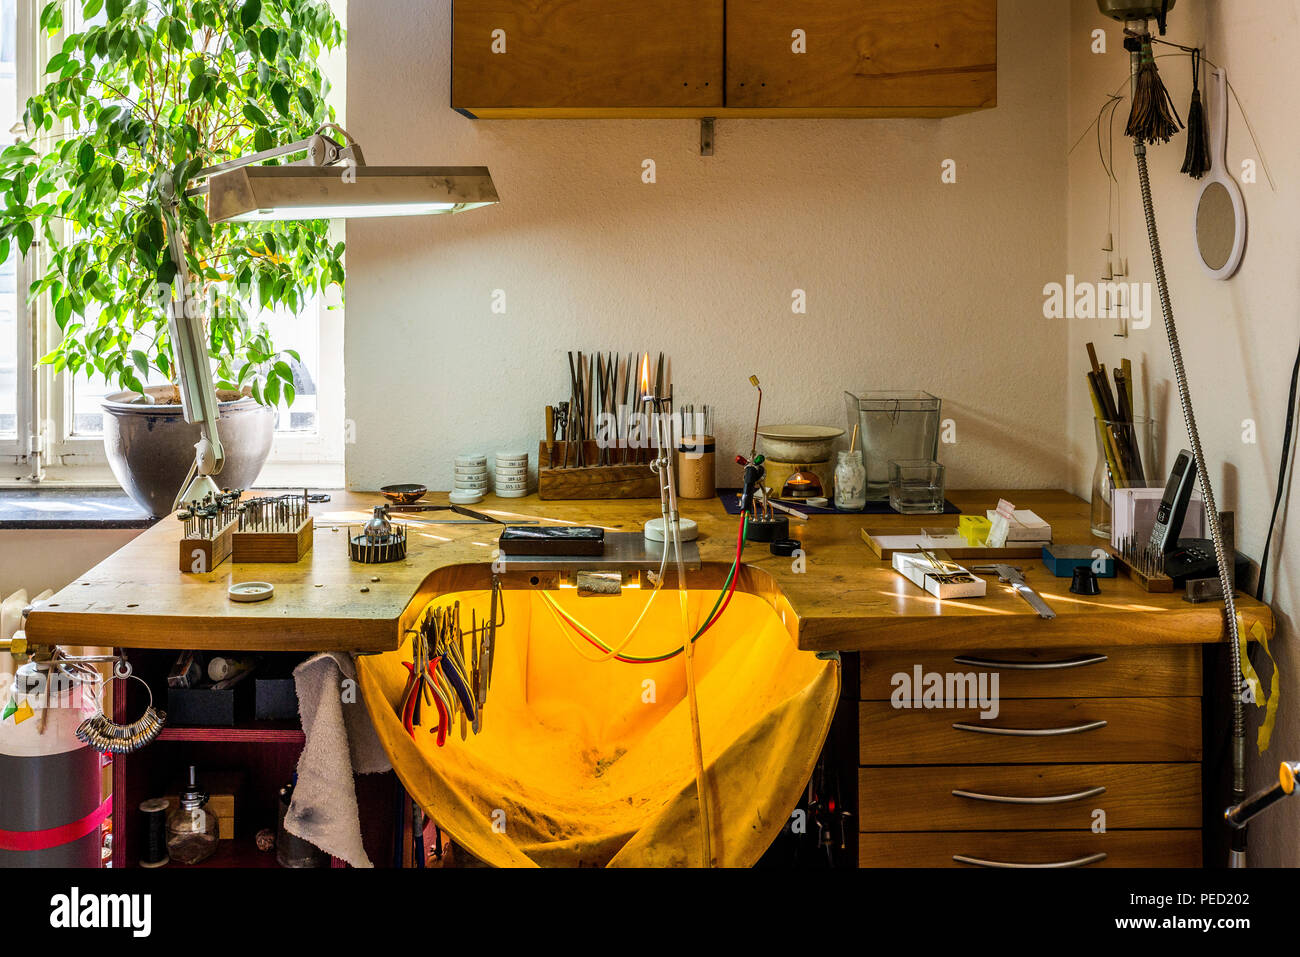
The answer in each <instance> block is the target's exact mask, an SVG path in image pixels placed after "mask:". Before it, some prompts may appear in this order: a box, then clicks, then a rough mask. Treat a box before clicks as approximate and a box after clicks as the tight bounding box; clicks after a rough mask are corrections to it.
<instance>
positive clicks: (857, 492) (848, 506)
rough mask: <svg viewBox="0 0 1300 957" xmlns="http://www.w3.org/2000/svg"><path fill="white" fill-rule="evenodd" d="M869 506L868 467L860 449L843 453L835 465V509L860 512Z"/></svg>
mask: <svg viewBox="0 0 1300 957" xmlns="http://www.w3.org/2000/svg"><path fill="white" fill-rule="evenodd" d="M866 504H867V467H866V465H864V464H863V462H862V452H861V451H860V450H858V449H855V450H853V451H852V452H850V451H843V452H841V453H840V456H839V461H838V462H837V463H836V465H835V507H836V508H837V509H839V510H840V511H841V512H860V511H862V509H863V508H865V507H866Z"/></svg>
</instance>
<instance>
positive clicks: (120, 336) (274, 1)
mask: <svg viewBox="0 0 1300 957" xmlns="http://www.w3.org/2000/svg"><path fill="white" fill-rule="evenodd" d="M71 5H72V6H75V7H76V8H79V10H80V13H81V23H82V24H84V25H83V26H81V27H80V28H79V30H78V32H72V31H71V30H70V29H65V27H66V26H69V25H68V24H65V21H64V15H65V12H66V11H67V10H68V9H70V5H69V3H65V2H64V0H55V2H51V3H49V4H47V5H46V6H45V7H44V9H43V10H42V12H41V16H40V27H41V29H42V30H45V31H48V32H49V35H50V36H51V37H52V38H53V39H52V46H51V48H52V49H55V50H56V52H54V53H53V55H52V56H51V57H50V58H49V61H48V63H47V64H46V66H45V72H44V76H43V78H42V80H41V83H38V88H39V92H37V93H36V94H35V95H34V96H32V98H31V99H30V100H29V101H28V103H27V108H26V113H25V116H24V122H25V126H26V135H25V136H22V137H21V138H20V139H19V141H18V142H17V143H15V144H14V145H12V146H10V147H8V148H6V149H5V150H4V151H3V152H0V201H3V203H4V205H3V208H0V259H3V258H4V257H5V256H7V255H8V254H9V251H10V249H11V248H12V246H15V245H16V247H17V249H18V252H19V253H20V254H21V255H22V256H24V257H27V260H28V262H29V264H31V265H32V266H33V267H34V268H33V269H32V273H31V274H32V275H33V277H34V279H33V281H32V282H31V285H30V295H31V297H32V298H36V297H45V300H46V302H47V303H48V306H49V309H50V311H51V313H52V315H53V318H54V320H55V322H56V323H57V324H58V328H59V330H60V331H61V336H60V340H59V342H58V345H57V347H56V348H54V349H53V351H51V352H50V353H49V354H48V355H45V356H44V357H43V358H42V359H41V360H40V361H41V362H43V363H47V364H50V365H52V366H53V367H54V368H55V370H56V371H62V370H66V371H67V372H69V373H70V374H73V375H79V374H84V375H90V376H94V377H101V378H102V379H105V380H107V381H108V382H110V383H114V384H117V385H118V386H120V388H121V390H122V391H121V392H119V393H116V394H114V395H111V396H109V397H107V398H106V400H105V402H104V409H105V417H104V419H105V421H104V433H105V448H106V451H107V454H108V457H109V461H110V464H111V465H112V467H113V470H114V474H115V475H116V476H117V477H118V480H119V481H120V482H121V483H122V485H123V487H124V488H126V489H127V491H129V492H130V493H131V495H132V496H133V497H134V498H135V499H136V501H137V502H139V503H140V504H141V505H142V506H144V507H146V508H147V509H149V510H150V511H151V512H152V513H153V514H155V515H160V514H164V513H165V512H166V511H167V510H168V509H170V507H171V504H172V500H173V498H174V496H175V495H176V492H177V491H178V489H179V488H180V485H181V483H182V481H183V480H184V478H185V475H186V472H187V471H188V469H189V466H190V463H191V462H192V461H193V458H194V443H195V441H196V440H197V437H198V426H197V425H187V424H186V423H185V422H184V421H183V419H182V416H181V406H180V405H179V393H178V390H177V388H176V371H175V367H176V363H175V360H174V355H173V352H172V346H171V343H170V342H169V337H168V324H167V315H166V304H167V300H168V298H169V289H170V287H171V286H172V283H173V280H174V279H175V278H176V274H177V269H176V267H175V265H174V264H173V260H172V258H171V257H170V255H169V249H168V245H169V241H170V239H171V237H170V236H169V235H168V233H167V219H166V218H165V217H164V215H163V210H164V202H165V200H164V198H163V195H162V194H161V192H160V188H161V184H162V183H163V181H164V179H169V180H171V182H172V183H174V188H175V190H176V191H177V192H178V193H179V194H181V195H182V196H183V198H182V200H181V205H180V208H179V210H178V211H177V217H176V222H177V223H178V227H177V231H178V233H180V234H181V238H182V239H183V241H184V249H185V255H186V258H187V262H188V268H189V285H188V287H186V288H185V289H184V298H185V307H186V308H189V309H195V308H198V309H201V310H203V312H202V315H204V317H205V319H206V323H207V332H208V335H207V342H208V347H209V356H210V359H211V361H212V365H213V370H214V375H215V379H216V382H217V389H218V397H219V399H221V400H222V404H221V418H220V430H221V438H222V440H223V442H224V444H225V447H226V456H227V458H226V465H225V468H224V469H223V471H222V474H221V475H220V476H218V478H219V480H220V483H221V484H222V485H223V486H227V487H243V486H245V485H248V484H251V483H252V482H253V480H254V479H255V478H256V476H257V474H258V472H260V471H261V468H262V465H263V464H264V463H265V460H266V457H267V455H268V454H269V451H270V446H271V437H272V430H273V424H274V409H275V407H277V406H279V405H282V404H283V405H285V406H288V405H290V404H292V402H293V400H294V397H295V390H294V374H293V368H292V366H293V362H296V361H297V359H298V357H297V355H296V354H295V353H293V352H292V351H291V350H280V349H278V348H277V347H276V346H275V344H274V343H273V342H272V341H271V336H270V335H269V333H268V330H267V328H266V325H265V323H263V322H261V321H259V316H261V315H264V310H274V309H277V308H284V309H288V310H291V311H294V312H297V311H299V310H301V308H302V307H303V304H304V302H306V301H307V300H308V299H309V298H310V297H312V296H314V295H316V294H319V293H324V292H325V291H326V289H327V287H329V286H330V285H331V284H334V283H337V284H339V285H340V286H341V285H342V283H343V268H342V264H341V262H340V257H341V256H342V254H343V244H342V243H337V244H335V243H331V242H330V238H329V234H328V223H326V222H324V221H313V222H258V223H217V224H213V223H211V222H209V219H208V215H207V212H206V209H205V202H204V198H203V196H202V195H197V196H187V195H185V191H186V189H187V188H188V187H189V186H190V185H191V181H192V180H193V179H194V177H195V174H196V173H198V172H199V171H200V170H203V169H205V168H207V167H210V166H213V165H215V164H218V163H221V162H223V161H226V160H230V159H237V158H240V157H246V156H248V155H250V154H252V153H255V152H260V151H262V150H267V149H270V148H272V147H275V146H279V145H283V144H288V143H292V142H296V141H298V140H302V139H303V138H305V137H307V136H310V135H311V134H312V133H313V132H315V131H316V130H317V129H318V128H319V127H321V126H322V125H324V124H326V123H329V122H332V121H333V119H334V115H333V110H332V109H331V108H330V107H329V106H328V105H327V103H326V95H327V93H328V91H329V83H328V81H327V79H326V78H325V77H324V76H323V75H322V73H321V70H320V67H319V65H318V61H319V59H320V57H321V56H322V55H323V54H324V53H325V52H326V51H329V50H332V49H334V48H336V47H338V46H339V45H340V44H342V42H343V30H342V27H341V25H340V24H339V22H338V20H337V19H336V18H335V17H334V15H333V13H332V11H331V10H330V7H329V5H328V3H327V2H326V0H71ZM41 84H43V86H41ZM168 185H169V186H170V185H171V183H169V184H168ZM38 244H39V246H40V247H43V248H42V249H41V255H40V256H36V255H35V253H36V249H34V248H33V247H35V246H37V245H38ZM290 360H293V361H290ZM151 382H154V383H171V384H157V385H151V384H150V383H151Z"/></svg>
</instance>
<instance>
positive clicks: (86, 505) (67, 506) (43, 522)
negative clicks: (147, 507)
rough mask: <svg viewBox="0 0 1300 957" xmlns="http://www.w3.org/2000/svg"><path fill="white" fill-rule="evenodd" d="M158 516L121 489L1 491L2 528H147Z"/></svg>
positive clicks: (3, 529)
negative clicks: (144, 509) (152, 516)
mask: <svg viewBox="0 0 1300 957" xmlns="http://www.w3.org/2000/svg"><path fill="white" fill-rule="evenodd" d="M154 521H155V519H153V518H151V517H149V516H148V515H146V514H145V513H144V511H143V510H142V509H141V508H140V506H138V505H136V504H135V502H133V501H131V498H130V496H128V495H127V494H126V493H125V492H123V491H122V490H121V489H120V488H80V489H74V488H50V487H45V486H41V487H40V488H31V487H28V488H21V489H18V488H8V489H5V490H4V491H0V531H5V530H13V529H144V528H149V527H150V526H152V525H153V524H154Z"/></svg>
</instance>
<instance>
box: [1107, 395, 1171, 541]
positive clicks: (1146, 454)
mask: <svg viewBox="0 0 1300 957" xmlns="http://www.w3.org/2000/svg"><path fill="white" fill-rule="evenodd" d="M1093 424H1094V434H1095V436H1096V439H1097V464H1096V466H1095V467H1094V468H1093V470H1092V509H1091V511H1092V522H1091V526H1092V534H1094V535H1096V536H1097V537H1098V538H1105V539H1109V538H1110V537H1111V534H1110V532H1111V508H1112V506H1113V504H1114V498H1115V489H1117V488H1148V487H1150V485H1151V481H1150V480H1151V479H1155V480H1157V481H1158V480H1159V477H1160V476H1159V472H1158V471H1157V470H1156V467H1155V466H1156V422H1155V420H1154V419H1148V418H1145V417H1143V416H1137V417H1135V418H1134V419H1133V421H1132V422H1129V421H1111V420H1109V419H1093Z"/></svg>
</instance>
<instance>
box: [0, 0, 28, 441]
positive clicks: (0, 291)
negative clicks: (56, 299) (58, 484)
mask: <svg viewBox="0 0 1300 957" xmlns="http://www.w3.org/2000/svg"><path fill="white" fill-rule="evenodd" d="M18 48H19V44H18V0H0V148H2V147H4V146H8V145H10V144H11V143H13V142H14V138H15V136H14V133H13V128H14V125H15V124H16V123H17V122H18V119H19V117H20V116H21V115H22V107H21V106H20V103H21V102H22V101H23V100H25V99H26V96H25V93H26V90H25V89H22V90H20V89H19V83H18ZM24 66H25V64H24ZM25 311H26V310H25V309H24V307H23V300H22V297H21V296H20V295H19V283H18V250H17V248H16V247H15V248H14V249H13V250H11V251H10V253H9V256H8V258H7V259H6V260H5V261H4V262H3V263H0V451H5V452H9V453H11V454H18V453H20V452H25V451H26V449H25V448H22V444H23V443H22V442H21V441H20V439H21V438H25V432H26V423H25V422H24V424H23V428H22V429H21V432H22V433H24V434H23V435H22V436H20V429H19V423H18V419H19V416H20V414H21V413H24V412H25V404H26V403H25V398H26V395H27V393H28V391H29V388H30V386H29V381H30V376H26V375H23V374H20V367H21V366H24V365H25V364H26V353H27V350H26V349H25V348H23V343H24V334H25V333H26V332H27V331H28V325H27V322H26V319H25V316H24V313H25ZM23 418H24V419H25V418H26V416H25V415H23Z"/></svg>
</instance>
